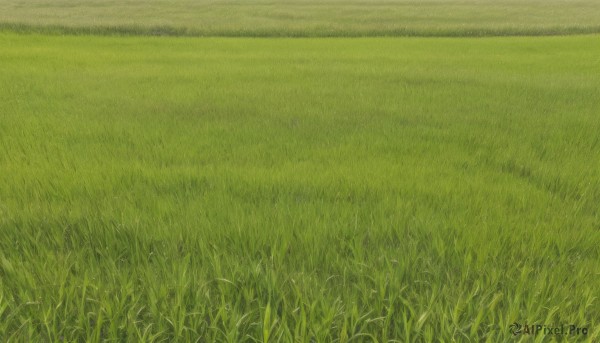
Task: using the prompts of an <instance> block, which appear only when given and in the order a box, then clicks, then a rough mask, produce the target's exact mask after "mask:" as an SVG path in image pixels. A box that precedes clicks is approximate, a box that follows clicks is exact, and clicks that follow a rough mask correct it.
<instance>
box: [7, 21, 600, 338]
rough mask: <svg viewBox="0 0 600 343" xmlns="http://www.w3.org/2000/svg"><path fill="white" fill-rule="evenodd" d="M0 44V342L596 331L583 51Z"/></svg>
mask: <svg viewBox="0 0 600 343" xmlns="http://www.w3.org/2000/svg"><path fill="white" fill-rule="evenodd" d="M0 46H2V49H0V116H1V117H0V118H1V120H0V338H1V340H2V341H10V342H26V341H27V342H43V341H52V342H54V341H61V340H64V341H68V342H76V341H79V342H83V341H88V342H98V341H122V342H125V341H148V342H149V341H155V342H157V341H164V342H172V341H179V342H184V341H206V342H211V341H230V342H255V341H260V342H267V341H272V342H276V341H285V342H291V341H299V342H310V341H318V342H333V341H335V342H349V341H365V342H366V341H378V342H387V341H394V340H395V341H399V342H409V341H452V340H455V341H468V340H470V341H489V342H505V341H509V340H512V338H511V335H510V333H509V331H508V326H509V325H510V324H511V323H513V322H515V321H517V322H522V323H544V324H554V323H557V324H558V323H564V324H575V325H578V326H580V327H587V328H588V330H589V332H588V334H587V335H585V336H583V335H579V336H565V337H561V338H560V340H562V339H563V338H564V339H568V340H569V341H592V342H593V341H597V340H598V339H600V322H599V318H600V302H599V300H598V290H599V289H600V260H599V253H600V214H599V211H598V210H599V205H598V204H600V138H599V135H598V132H600V118H599V115H600V112H599V109H600V77H598V76H599V75H598V74H599V70H600V58H599V56H600V45H599V44H598V37H597V36H571V37H546V38H539V37H538V38H519V37H512V38H480V39H467V38H354V39H344V38H335V39H329V38H322V39H289V38H286V39H247V38H245V39H244V38H203V39H197V38H177V39H174V38H151V37H146V38H143V37H92V36H88V37H73V36H65V37H59V36H44V35H17V34H10V33H4V34H0ZM546 338H548V337H546ZM543 339H544V337H543V336H537V337H536V341H537V342H539V341H543ZM523 341H529V340H526V339H525V337H524V336H523ZM531 341H533V340H531Z"/></svg>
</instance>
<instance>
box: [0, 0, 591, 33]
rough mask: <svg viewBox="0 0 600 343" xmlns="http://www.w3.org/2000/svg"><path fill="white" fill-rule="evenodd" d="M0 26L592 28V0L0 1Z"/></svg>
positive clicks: (102, 29)
mask: <svg viewBox="0 0 600 343" xmlns="http://www.w3.org/2000/svg"><path fill="white" fill-rule="evenodd" d="M0 29H8V30H12V31H22V32H38V33H39V32H43V33H69V34H90V33H93V34H133V35H177V36H180V35H189V36H235V37H239V36H286V37H289V36H308V37H311V36H336V37H337V36H490V35H493V36H496V35H552V34H573V33H580V34H583V33H600V1H597V0H427V1H423V0H285V1H281V0H280V1H275V0H252V1H246V0H120V1H110V0H85V1H82V0H0Z"/></svg>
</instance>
